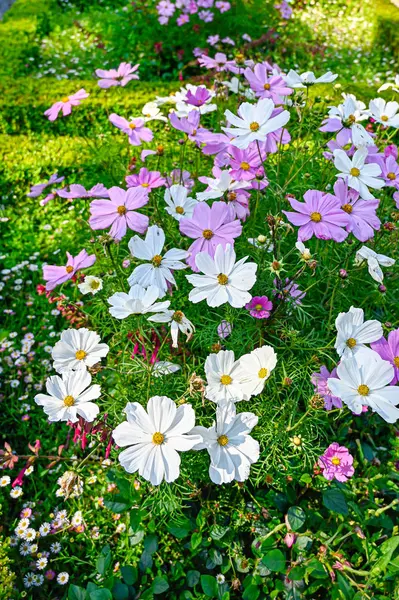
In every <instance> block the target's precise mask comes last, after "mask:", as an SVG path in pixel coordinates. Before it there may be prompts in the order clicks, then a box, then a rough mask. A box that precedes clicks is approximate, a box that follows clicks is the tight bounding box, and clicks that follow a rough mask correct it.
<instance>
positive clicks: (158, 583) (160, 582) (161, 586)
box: [152, 577, 169, 594]
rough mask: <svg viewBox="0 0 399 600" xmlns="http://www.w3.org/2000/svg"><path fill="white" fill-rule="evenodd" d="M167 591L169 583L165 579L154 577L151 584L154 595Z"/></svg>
mask: <svg viewBox="0 0 399 600" xmlns="http://www.w3.org/2000/svg"><path fill="white" fill-rule="evenodd" d="M168 589H169V583H168V582H167V579H166V577H155V579H154V583H153V584H152V590H153V592H154V594H163V592H166V590H168Z"/></svg>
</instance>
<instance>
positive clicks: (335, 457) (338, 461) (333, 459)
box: [331, 456, 341, 467]
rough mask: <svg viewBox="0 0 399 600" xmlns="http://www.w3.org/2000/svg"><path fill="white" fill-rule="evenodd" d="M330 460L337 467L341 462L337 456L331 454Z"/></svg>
mask: <svg viewBox="0 0 399 600" xmlns="http://www.w3.org/2000/svg"><path fill="white" fill-rule="evenodd" d="M331 462H332V464H333V465H335V466H336V467H338V466H339V465H340V464H341V459H340V458H338V456H333V458H332V459H331Z"/></svg>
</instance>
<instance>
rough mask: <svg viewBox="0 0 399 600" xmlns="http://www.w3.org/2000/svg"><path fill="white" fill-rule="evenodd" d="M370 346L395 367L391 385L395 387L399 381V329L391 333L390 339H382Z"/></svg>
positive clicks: (389, 334)
mask: <svg viewBox="0 0 399 600" xmlns="http://www.w3.org/2000/svg"><path fill="white" fill-rule="evenodd" d="M370 346H371V348H372V349H373V350H374V351H375V352H377V353H378V354H379V355H380V356H381V358H382V359H383V360H387V361H388V362H390V363H391V365H392V366H393V368H394V376H393V379H392V381H391V383H390V385H395V383H397V382H398V381H399V329H395V330H394V331H390V332H389V333H388V339H385V338H384V337H382V338H380V339H379V340H377V341H376V342H372V343H371V344H370Z"/></svg>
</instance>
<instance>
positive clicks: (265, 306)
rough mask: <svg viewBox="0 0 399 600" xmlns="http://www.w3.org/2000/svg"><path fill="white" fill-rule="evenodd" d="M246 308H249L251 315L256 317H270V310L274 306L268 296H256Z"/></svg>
mask: <svg viewBox="0 0 399 600" xmlns="http://www.w3.org/2000/svg"><path fill="white" fill-rule="evenodd" d="M245 308H246V309H247V310H249V314H250V315H251V317H255V319H268V318H269V317H270V311H271V310H272V308H273V303H272V302H271V301H270V300H269V298H268V297H267V296H254V297H253V298H252V300H251V301H250V302H248V304H246V305H245Z"/></svg>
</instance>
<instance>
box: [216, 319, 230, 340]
mask: <svg viewBox="0 0 399 600" xmlns="http://www.w3.org/2000/svg"><path fill="white" fill-rule="evenodd" d="M232 331H233V325H232V324H231V323H229V322H228V321H221V323H220V324H219V325H218V328H217V332H218V336H219V337H220V338H222V340H224V339H225V338H227V337H229V335H230V334H231V332H232Z"/></svg>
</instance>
